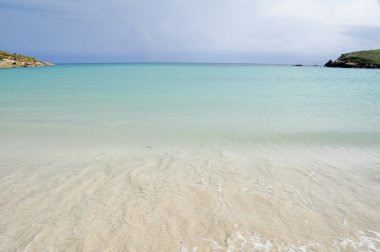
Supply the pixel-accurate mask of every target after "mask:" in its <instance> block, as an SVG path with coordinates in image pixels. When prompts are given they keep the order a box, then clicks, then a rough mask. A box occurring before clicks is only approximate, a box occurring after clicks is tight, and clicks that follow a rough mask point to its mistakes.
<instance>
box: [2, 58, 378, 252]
mask: <svg viewBox="0 0 380 252" xmlns="http://www.w3.org/2000/svg"><path fill="white" fill-rule="evenodd" d="M0 251H181V252H185V251H189V252H190V251H198V252H199V251H380V70H373V69H368V70H366V69H338V68H324V67H312V66H305V67H294V66H286V65H254V64H72V65H70V64H67V65H65V64H63V65H57V66H54V67H45V68H22V69H1V70H0Z"/></svg>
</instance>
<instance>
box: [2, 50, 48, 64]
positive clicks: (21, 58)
mask: <svg viewBox="0 0 380 252" xmlns="http://www.w3.org/2000/svg"><path fill="white" fill-rule="evenodd" d="M44 66H53V64H51V63H49V62H44V61H40V60H37V59H35V58H33V57H29V56H25V55H20V54H16V53H9V52H5V51H0V68H16V67H44Z"/></svg>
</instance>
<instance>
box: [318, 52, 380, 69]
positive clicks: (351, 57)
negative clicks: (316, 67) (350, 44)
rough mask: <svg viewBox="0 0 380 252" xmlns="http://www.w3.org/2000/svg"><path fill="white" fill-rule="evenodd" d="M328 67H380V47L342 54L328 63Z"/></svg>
mask: <svg viewBox="0 0 380 252" xmlns="http://www.w3.org/2000/svg"><path fill="white" fill-rule="evenodd" d="M325 66H327V67H345V68H380V49H378V50H368V51H358V52H350V53H345V54H342V55H341V56H340V57H339V58H338V59H336V60H335V61H332V60H330V61H329V62H327V63H326V65H325Z"/></svg>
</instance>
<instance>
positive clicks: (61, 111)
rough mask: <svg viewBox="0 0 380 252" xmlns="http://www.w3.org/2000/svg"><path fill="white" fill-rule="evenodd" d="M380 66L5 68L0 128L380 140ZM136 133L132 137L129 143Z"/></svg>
mask: <svg viewBox="0 0 380 252" xmlns="http://www.w3.org/2000/svg"><path fill="white" fill-rule="evenodd" d="M379 97H380V71H378V70H357V69H355V70H347V69H329V68H321V67H301V68H300V67H292V66H266V65H212V64H210V65H207V64H182V65H181V64H161V65H159V64H136V65H133V64H115V65H58V66H56V67H51V68H40V69H9V70H2V71H1V72H0V129H1V133H0V134H12V133H18V132H19V131H21V132H30V134H45V133H46V132H52V134H55V133H59V134H61V133H65V134H66V135H68V136H73V137H76V138H77V137H79V138H86V137H88V138H90V137H99V136H102V135H104V136H106V137H107V139H108V140H107V141H109V142H113V141H118V142H123V141H126V140H128V141H129V142H130V141H132V140H133V141H139V142H141V143H143V144H149V145H155V144H163V139H165V144H167V145H177V144H179V143H187V144H189V143H191V144H195V145H204V144H206V145H207V144H213V145H216V146H218V145H241V144H243V145H246V144H255V143H287V142H294V143H310V144H326V145H329V144H354V145H355V144H360V145H373V144H375V145H378V144H380V100H379ZM133 141H132V142H133Z"/></svg>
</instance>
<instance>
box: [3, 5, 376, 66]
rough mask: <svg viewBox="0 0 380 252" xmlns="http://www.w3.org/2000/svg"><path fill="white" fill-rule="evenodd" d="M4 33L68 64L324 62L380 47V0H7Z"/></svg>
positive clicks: (8, 41) (7, 39)
mask: <svg viewBox="0 0 380 252" xmlns="http://www.w3.org/2000/svg"><path fill="white" fill-rule="evenodd" d="M0 34H1V35H0V36H1V38H0V50H6V51H10V52H17V53H23V54H29V55H31V56H35V57H39V58H41V59H43V60H48V61H52V62H58V63H59V62H152V61H154V62H156V61H161V62H169V61H174V62H253V63H306V64H307V63H311V64H314V63H315V64H322V63H325V61H327V60H328V59H330V58H336V57H337V56H339V54H340V53H344V52H348V51H354V50H362V49H377V48H380V1H379V0H107V1H106V0H103V1H100V0H0Z"/></svg>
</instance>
